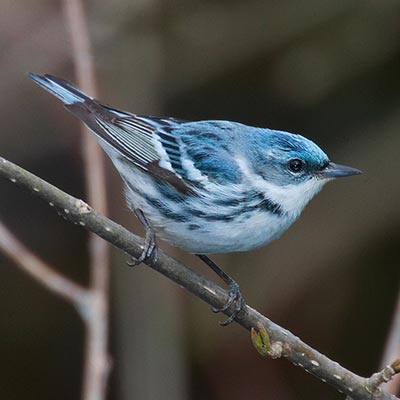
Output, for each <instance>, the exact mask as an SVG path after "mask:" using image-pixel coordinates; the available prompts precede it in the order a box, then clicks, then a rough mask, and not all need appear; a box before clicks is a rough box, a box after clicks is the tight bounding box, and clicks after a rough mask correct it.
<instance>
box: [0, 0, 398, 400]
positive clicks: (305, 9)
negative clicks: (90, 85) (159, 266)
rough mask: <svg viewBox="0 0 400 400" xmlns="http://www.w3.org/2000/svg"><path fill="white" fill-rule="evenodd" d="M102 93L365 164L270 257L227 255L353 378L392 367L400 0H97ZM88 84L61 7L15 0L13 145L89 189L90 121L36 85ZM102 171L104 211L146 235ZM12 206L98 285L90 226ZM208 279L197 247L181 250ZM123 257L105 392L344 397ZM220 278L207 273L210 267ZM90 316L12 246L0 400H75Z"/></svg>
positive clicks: (9, 140)
mask: <svg viewBox="0 0 400 400" xmlns="http://www.w3.org/2000/svg"><path fill="white" fill-rule="evenodd" d="M85 6H86V10H87V16H88V23H89V29H90V32H91V37H92V41H93V47H94V55H95V60H96V69H97V75H98V83H99V91H100V93H101V95H100V98H101V99H102V100H103V101H104V102H106V103H109V104H112V105H114V106H116V107H119V108H122V109H126V110H130V111H132V112H135V113H138V114H140V113H141V114H150V115H171V116H175V117H180V118H184V119H193V120H196V119H230V120H236V121H240V122H243V123H248V124H251V125H257V126H265V127H270V128H276V129H281V130H288V131H291V132H297V133H302V134H304V135H305V136H307V137H309V138H311V139H312V140H314V141H316V142H317V143H318V144H319V145H321V147H323V148H324V149H325V150H326V151H327V152H328V154H329V155H330V157H331V159H332V160H334V161H336V162H339V163H343V164H349V165H352V166H354V167H357V168H360V169H362V170H363V171H364V174H363V175H362V176H359V177H353V178H349V179H346V180H340V181H338V182H333V183H330V184H329V185H327V187H326V188H325V189H324V190H323V192H322V193H321V194H320V195H319V196H318V197H317V198H316V199H315V200H314V201H313V202H312V203H311V204H310V205H309V206H308V207H307V208H306V210H305V211H304V213H303V215H302V217H301V218H300V220H299V221H298V222H297V223H296V224H295V225H294V226H293V227H292V228H291V229H290V230H289V231H288V232H287V233H286V234H285V235H284V236H283V237H282V238H281V239H280V240H279V241H277V242H274V243H272V244H271V245H269V246H268V247H266V248H263V249H261V250H257V251H253V252H249V253H245V254H241V253H240V254H230V255H223V256H222V255H221V256H218V257H215V260H216V261H218V262H219V263H220V265H221V266H222V267H224V268H226V270H227V271H229V273H230V274H232V275H233V276H234V277H235V278H236V279H237V280H238V281H239V282H240V284H241V288H242V291H243V293H244V296H245V299H246V301H247V302H248V303H249V304H250V305H252V306H254V307H256V308H257V309H258V310H260V311H261V312H263V313H265V314H266V315H268V316H269V317H270V318H271V319H273V320H274V321H275V322H277V323H279V324H281V325H283V326H285V327H286V328H288V329H290V330H291V331H293V332H294V333H295V334H296V335H299V336H300V337H301V338H302V339H303V340H305V341H306V342H307V343H309V344H311V345H312V346H313V347H315V348H317V349H318V350H320V351H321V352H323V353H324V354H326V355H328V356H329V357H331V358H333V359H335V360H336V361H338V362H340V363H341V364H343V365H344V366H345V367H347V368H349V369H352V370H353V371H354V372H356V373H359V374H363V375H368V374H371V373H373V372H374V371H376V370H377V369H378V367H379V364H380V358H381V356H382V350H383V347H384V343H385V338H386V335H387V332H388V328H389V324H390V321H391V318H392V314H393V309H394V304H395V299H396V295H397V291H398V288H399V277H400V274H399V256H398V254H399V252H398V249H399V239H400V233H399V232H400V229H399V228H400V212H399V195H400V183H399V177H398V174H399V149H400V135H399V133H400V132H399V129H400V78H399V70H400V2H399V1H397V0H392V1H391V0H380V1H376V0H374V1H372V0H370V1H368V0H365V1H355V0H354V1H351V0H343V1H333V0H329V1H328V0H307V1H301V2H299V1H289V0H281V1H272V0H268V1H261V0H246V1H244V0H242V1H235V0H230V1H223V0H219V1H215V0H214V1H205V0H174V1H161V0H141V1H131V0H115V1H100V0H97V1H96V0H91V1H87V2H85ZM27 71H34V72H38V73H52V74H55V75H59V76H63V77H64V78H67V79H69V80H72V81H74V80H75V77H74V75H73V65H72V57H71V49H70V43H69V36H68V32H67V29H66V26H65V21H64V18H63V13H62V8H61V3H60V2H58V1H52V0H40V1H35V2H29V1H22V0H5V1H4V0H3V1H2V4H1V12H0V88H1V96H0V124H1V126H0V132H1V135H0V147H1V155H2V156H4V157H5V158H8V159H10V160H12V161H14V162H16V163H18V164H20V165H22V166H23V167H25V168H27V169H29V170H31V171H32V172H34V173H36V174H38V175H39V176H41V177H43V178H44V179H47V180H48V181H50V182H51V183H53V184H55V185H57V186H59V187H60V188H62V189H63V190H65V191H67V192H69V193H71V194H73V195H75V196H78V197H83V198H85V193H84V182H83V173H82V168H83V166H82V160H81V157H80V131H79V125H78V123H77V121H76V120H75V119H74V118H73V117H72V116H71V115H69V114H68V113H66V112H65V111H64V110H63V109H62V107H61V105H60V103H59V102H58V101H56V100H55V99H54V98H52V97H51V96H50V95H47V94H45V93H44V92H43V91H41V90H39V89H38V88H37V87H36V86H34V85H33V83H32V82H30V81H29V80H28V79H27V78H26V72H27ZM107 167H108V175H109V179H108V193H109V199H110V204H111V210H110V216H111V217H112V218H114V219H116V220H117V221H118V222H120V223H122V224H123V225H125V226H127V227H129V228H131V229H133V230H135V231H137V232H141V231H140V229H141V228H140V227H139V225H137V223H136V221H135V219H134V217H133V215H132V214H131V213H130V212H129V211H128V209H127V207H126V206H125V205H124V200H123V196H122V190H121V182H120V180H119V177H118V175H117V174H116V172H115V171H114V169H113V167H112V166H111V163H110V162H108V160H107ZM0 184H1V186H0V193H1V198H0V217H1V219H2V220H3V221H4V222H5V223H7V225H8V226H9V227H10V229H11V230H12V231H13V232H15V233H16V234H17V235H18V236H19V237H20V238H21V240H22V241H23V242H24V243H26V244H28V245H29V246H30V247H31V248H32V249H33V250H34V251H35V252H36V253H37V254H39V255H40V256H41V257H42V258H44V259H45V260H47V261H49V262H51V263H53V265H55V266H56V268H57V269H58V270H59V271H62V272H63V273H65V274H66V275H68V276H69V277H71V278H73V279H75V280H76V281H78V282H80V283H85V282H86V281H87V269H86V268H87V253H86V246H85V239H86V232H84V231H83V230H82V229H80V228H78V227H75V226H72V225H70V224H68V223H65V221H63V220H62V219H61V218H59V217H58V216H57V215H56V214H55V213H54V212H53V210H51V209H50V208H49V207H47V206H46V205H44V204H42V203H41V202H40V201H39V200H37V199H36V198H34V197H32V196H30V195H29V194H27V193H25V192H22V191H20V190H18V189H16V188H15V187H13V185H12V184H11V183H10V182H5V181H2V182H1V183H0ZM162 247H163V248H166V249H167V250H169V251H170V252H171V253H172V254H174V255H175V256H176V257H178V258H179V259H181V260H182V261H184V262H186V263H187V264H189V265H190V266H193V267H195V268H196V269H198V271H201V272H203V273H207V274H208V272H207V271H206V270H205V268H204V267H203V266H202V265H201V264H199V262H198V261H197V260H195V258H194V257H193V256H190V255H187V254H184V253H183V252H181V251H179V250H176V249H172V248H168V246H164V245H163V244H162ZM126 259H127V257H126V256H125V255H124V254H121V253H120V252H117V251H113V265H112V297H111V308H112V310H111V312H112V314H111V317H112V327H111V336H112V337H111V353H112V357H113V371H112V375H111V382H110V390H109V392H110V396H109V397H110V399H123V400H125V399H141V400H142V399H144V400H147V399H161V398H162V399H174V400H180V399H189V398H190V399H194V400H200V399H218V400H220V399H221V400H223V399H230V400H236V399H247V398H249V399H254V400H256V399H279V400H281V399H282V400H285V399H289V400H292V399H293V400H294V399H305V398H307V399H320V398H324V399H327V400H329V399H341V398H342V396H341V395H339V394H338V393H336V392H335V391H334V390H333V389H331V388H330V387H328V386H326V385H323V384H322V383H320V382H318V381H317V380H316V379H315V378H312V377H311V376H310V375H307V374H305V373H304V372H303V371H302V370H300V369H298V368H295V367H293V366H292V365H290V364H289V363H287V362H286V361H281V360H278V361H271V360H265V359H261V357H259V356H258V354H257V353H256V352H255V351H254V349H253V347H252V344H251V342H250V337H249V334H248V333H247V332H246V331H244V330H243V329H240V328H239V327H237V326H234V325H232V326H229V327H227V328H221V327H219V326H218V324H217V321H218V320H219V319H220V318H222V317H221V316H216V315H213V314H212V313H211V312H210V311H209V309H208V307H207V306H206V305H205V304H203V303H202V302H201V301H200V300H198V299H196V298H193V297H192V296H190V295H188V293H186V292H185V291H183V290H182V289H181V288H179V287H177V286H176V285H174V284H173V283H171V282H169V281H167V279H165V278H164V277H162V276H158V274H156V273H155V272H153V271H151V270H150V269H148V268H145V267H143V266H142V267H139V268H137V269H134V270H132V269H129V268H127V267H126V264H125V261H126ZM210 276H212V275H210ZM82 350H83V326H82V323H81V321H80V320H79V318H78V317H77V314H76V313H75V311H74V310H73V309H72V308H71V307H70V306H69V305H67V304H65V303H64V302H63V301H61V300H60V299H58V298H56V297H54V296H53V295H52V294H50V293H48V292H47V291H46V290H45V289H43V288H42V287H41V286H39V285H38V284H37V283H36V282H34V281H32V279H31V278H30V277H28V276H27V275H25V274H24V273H22V272H21V271H20V270H19V269H18V268H16V267H15V265H13V264H12V263H10V262H9V260H7V259H6V258H5V257H4V256H2V255H1V254H0V398H1V399H7V400H14V399H41V400H45V399H54V398H57V399H58V400H63V399H76V398H78V397H79V393H80V384H81V370H82Z"/></svg>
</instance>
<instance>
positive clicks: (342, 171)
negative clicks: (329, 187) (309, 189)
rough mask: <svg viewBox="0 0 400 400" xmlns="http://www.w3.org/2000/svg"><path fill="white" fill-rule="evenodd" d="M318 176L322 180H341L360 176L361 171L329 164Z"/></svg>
mask: <svg viewBox="0 0 400 400" xmlns="http://www.w3.org/2000/svg"><path fill="white" fill-rule="evenodd" d="M320 174H321V176H322V177H323V178H342V177H344V176H351V175H359V174H362V171H360V170H359V169H356V168H352V167H347V166H346V165H340V164H335V163H333V162H329V164H328V165H327V166H326V167H325V168H324V169H323V170H322V171H321V172H320Z"/></svg>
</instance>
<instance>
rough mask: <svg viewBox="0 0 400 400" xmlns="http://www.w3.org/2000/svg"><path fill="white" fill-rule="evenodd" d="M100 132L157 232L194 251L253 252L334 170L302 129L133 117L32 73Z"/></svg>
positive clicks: (136, 205)
mask: <svg viewBox="0 0 400 400" xmlns="http://www.w3.org/2000/svg"><path fill="white" fill-rule="evenodd" d="M29 77H30V78H32V79H33V80H34V81H35V82H36V83H38V84H39V85H41V86H42V87H44V88H45V89H46V90H48V91H49V92H51V93H52V94H53V95H55V96H57V97H58V98H60V99H61V100H62V101H63V102H64V103H65V106H66V108H67V109H68V110H69V111H71V112H72V113H73V114H74V115H76V116H77V117H78V118H80V119H81V120H82V121H83V122H84V123H85V124H86V125H87V126H88V127H89V128H90V129H91V130H92V131H93V132H94V134H95V135H96V136H97V138H98V140H99V142H100V144H101V145H102V147H103V148H104V150H105V151H106V152H107V154H108V155H109V156H110V158H111V159H112V161H113V162H114V164H115V166H116V168H117V169H118V171H119V172H120V174H121V176H122V178H123V180H124V182H125V185H126V194H127V199H128V203H129V205H130V206H131V207H132V209H135V210H136V209H140V210H141V211H142V212H143V214H144V215H145V216H146V218H147V220H148V222H149V225H150V226H151V228H152V229H153V230H155V231H156V232H157V234H158V236H160V237H162V238H164V239H166V240H168V241H170V242H171V243H173V244H175V245H177V246H180V247H182V248H184V249H186V250H188V251H190V252H193V253H200V254H206V253H214V252H233V251H244V250H250V249H253V248H256V247H259V246H262V245H265V244H266V243H268V242H270V241H271V240H273V239H275V238H277V237H279V236H280V235H281V234H282V233H283V232H284V231H285V230H286V229H287V228H288V227H289V226H290V225H291V224H292V223H293V222H294V221H295V220H296V219H297V217H298V216H299V215H300V213H301V211H302V210H303V208H304V207H305V205H306V204H307V203H308V201H309V200H311V198H312V197H313V196H314V195H315V194H316V193H317V192H318V191H319V190H320V189H321V188H322V186H323V185H324V184H325V183H326V182H327V181H328V180H329V179H332V178H334V177H338V176H347V175H352V174H356V173H359V171H358V170H355V169H353V168H350V167H344V166H338V165H336V164H333V163H331V162H330V161H329V158H328V156H327V155H326V154H325V153H324V152H323V151H322V150H321V149H320V148H319V147H318V146H317V145H316V144H315V143H313V142H312V141H310V140H308V139H306V138H304V137H303V136H300V135H295V134H291V133H287V132H282V131H276V130H271V129H265V128H255V127H250V126H246V125H243V124H240V123H237V122H230V121H198V122H188V121H183V120H178V119H174V118H159V117H148V116H137V115H134V114H131V113H128V112H125V111H120V110H116V109H113V108H110V107H108V106H104V105H102V104H101V103H99V102H98V101H97V100H94V99H93V98H91V97H90V96H88V95H86V94H84V93H82V92H81V91H80V90H79V89H78V88H76V87H75V86H73V85H72V84H71V83H69V82H67V81H65V80H63V79H60V78H57V77H54V76H50V75H45V76H39V75H36V74H29Z"/></svg>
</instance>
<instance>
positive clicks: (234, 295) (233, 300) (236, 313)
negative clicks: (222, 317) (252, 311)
mask: <svg viewBox="0 0 400 400" xmlns="http://www.w3.org/2000/svg"><path fill="white" fill-rule="evenodd" d="M232 305H234V308H233V310H232V313H231V314H230V315H229V317H228V318H227V319H226V321H222V322H220V323H219V324H220V325H222V326H226V325H229V324H230V323H231V322H233V320H234V319H235V318H240V313H241V312H242V311H244V310H245V305H246V303H245V302H244V298H243V295H242V292H241V291H240V286H239V284H238V283H237V282H235V281H232V282H230V283H229V298H228V301H227V302H226V303H225V304H224V305H223V306H222V307H218V308H217V307H212V308H211V310H212V311H213V312H215V313H218V312H225V311H227V310H229V309H230V308H231V307H232Z"/></svg>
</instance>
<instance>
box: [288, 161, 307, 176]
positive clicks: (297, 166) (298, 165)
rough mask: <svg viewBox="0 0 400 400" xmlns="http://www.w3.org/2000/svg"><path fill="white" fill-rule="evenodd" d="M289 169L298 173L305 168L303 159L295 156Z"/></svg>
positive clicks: (290, 162)
mask: <svg viewBox="0 0 400 400" xmlns="http://www.w3.org/2000/svg"><path fill="white" fill-rule="evenodd" d="M288 165H289V169H290V170H291V171H292V172H295V173H298V172H300V171H301V170H302V169H303V166H304V163H303V161H301V160H299V159H298V158H294V159H293V160H290V161H289V164H288Z"/></svg>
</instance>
